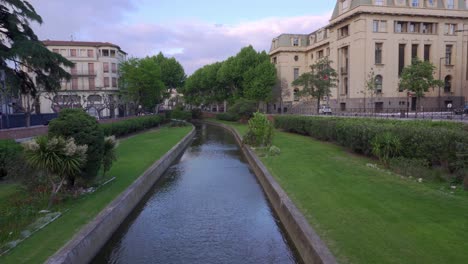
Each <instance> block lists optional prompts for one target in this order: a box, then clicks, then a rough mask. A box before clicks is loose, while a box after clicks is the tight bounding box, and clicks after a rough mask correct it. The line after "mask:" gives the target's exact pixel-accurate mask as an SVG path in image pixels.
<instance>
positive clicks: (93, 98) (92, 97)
mask: <svg viewBox="0 0 468 264" xmlns="http://www.w3.org/2000/svg"><path fill="white" fill-rule="evenodd" d="M101 100H102V98H101V96H100V95H97V94H92V95H90V96H88V101H90V102H101Z"/></svg>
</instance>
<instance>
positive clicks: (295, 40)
mask: <svg viewBox="0 0 468 264" xmlns="http://www.w3.org/2000/svg"><path fill="white" fill-rule="evenodd" d="M292 42H293V46H294V47H298V46H299V38H293V41H292Z"/></svg>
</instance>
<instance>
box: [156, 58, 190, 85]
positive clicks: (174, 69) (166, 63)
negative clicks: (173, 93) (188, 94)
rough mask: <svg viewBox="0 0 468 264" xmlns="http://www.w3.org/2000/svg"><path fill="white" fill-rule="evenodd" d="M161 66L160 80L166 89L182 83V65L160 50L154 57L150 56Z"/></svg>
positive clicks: (183, 79) (183, 77) (183, 74)
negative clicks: (165, 55)
mask: <svg viewBox="0 0 468 264" xmlns="http://www.w3.org/2000/svg"><path fill="white" fill-rule="evenodd" d="M152 58H153V59H154V60H155V62H156V63H157V64H158V65H159V66H160V67H161V81H162V82H163V83H164V85H165V86H166V87H167V88H168V89H177V88H179V87H182V86H183V85H184V82H185V79H186V78H187V76H186V75H185V71H184V67H182V65H181V64H180V63H179V62H178V61H177V60H176V59H175V58H166V57H164V55H163V54H162V53H161V52H160V53H159V54H158V55H157V56H156V57H152Z"/></svg>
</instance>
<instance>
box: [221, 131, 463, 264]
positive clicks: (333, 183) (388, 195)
mask: <svg viewBox="0 0 468 264" xmlns="http://www.w3.org/2000/svg"><path fill="white" fill-rule="evenodd" d="M223 123H226V124H231V123H229V122H223ZM233 126H234V127H236V128H239V127H240V128H241V129H239V130H240V132H241V133H243V132H244V131H245V125H244V128H242V126H241V125H238V124H235V125H233ZM273 144H274V145H276V146H278V147H279V148H280V149H281V155H280V156H275V157H263V158H261V159H262V161H263V162H264V164H265V165H266V166H267V168H268V169H269V171H270V172H271V173H272V174H273V176H274V177H275V178H276V179H277V181H278V182H279V183H280V185H281V186H282V187H283V189H284V190H285V191H286V192H287V193H288V195H289V197H290V198H291V199H292V200H293V201H294V203H295V204H296V205H297V206H298V208H300V210H301V211H302V212H303V214H304V215H305V216H306V218H307V219H308V221H309V223H310V224H311V225H312V226H313V227H314V228H315V229H316V230H317V232H318V233H319V234H320V236H321V238H322V239H323V240H324V241H325V242H326V244H327V245H328V246H329V247H330V249H331V251H332V252H333V253H334V254H335V256H336V257H337V258H338V261H339V262H340V263H437V264H440V263H451V264H453V263H467V260H468V246H467V242H466V241H467V237H468V192H464V191H462V190H456V191H454V193H451V190H449V188H448V187H447V184H443V183H441V184H439V185H438V186H435V185H434V183H417V182H416V181H414V180H410V179H407V178H401V177H399V176H398V175H395V174H392V173H387V172H385V171H378V170H376V169H373V168H370V167H368V166H366V164H368V163H376V162H377V161H375V160H372V159H369V158H366V157H362V156H358V155H354V154H351V153H349V152H348V151H346V150H344V149H343V148H341V147H339V146H336V145H334V144H330V143H326V142H320V141H317V140H314V139H312V138H310V137H305V136H300V135H295V134H289V133H284V132H278V131H277V133H276V134H275V138H274V143H273Z"/></svg>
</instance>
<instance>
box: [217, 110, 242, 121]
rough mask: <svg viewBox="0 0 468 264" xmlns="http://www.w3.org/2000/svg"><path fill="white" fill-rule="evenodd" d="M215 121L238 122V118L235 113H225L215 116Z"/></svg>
mask: <svg viewBox="0 0 468 264" xmlns="http://www.w3.org/2000/svg"><path fill="white" fill-rule="evenodd" d="M216 119H219V120H224V121H239V119H240V117H239V115H237V114H235V113H230V112H227V113H221V114H218V115H216Z"/></svg>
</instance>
